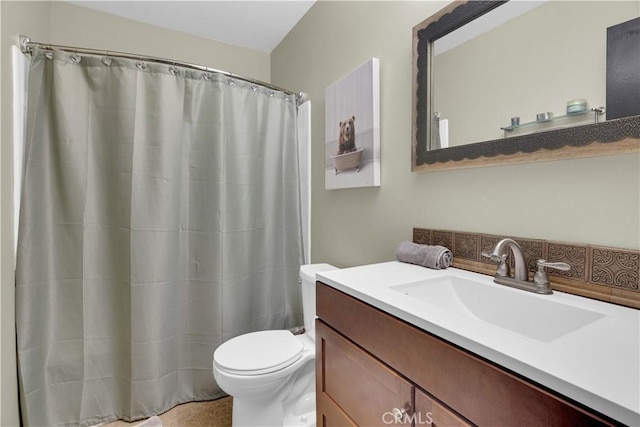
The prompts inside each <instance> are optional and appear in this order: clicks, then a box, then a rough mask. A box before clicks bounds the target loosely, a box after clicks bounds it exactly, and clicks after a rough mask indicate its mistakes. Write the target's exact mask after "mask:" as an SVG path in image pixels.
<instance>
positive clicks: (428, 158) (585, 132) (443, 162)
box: [411, 0, 640, 172]
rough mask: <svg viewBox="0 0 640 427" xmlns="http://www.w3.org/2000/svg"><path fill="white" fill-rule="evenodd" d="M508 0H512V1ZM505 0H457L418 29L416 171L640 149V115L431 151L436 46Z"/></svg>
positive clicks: (414, 123) (415, 46) (414, 132)
mask: <svg viewBox="0 0 640 427" xmlns="http://www.w3.org/2000/svg"><path fill="white" fill-rule="evenodd" d="M507 1H508V0H507ZM504 3H506V1H454V2H453V3H451V4H449V5H448V6H446V7H445V8H443V9H442V10H440V11H439V12H437V13H436V14H434V15H432V16H431V17H430V18H428V19H426V20H425V21H423V22H421V23H420V24H418V25H416V26H415V27H414V28H413V104H412V111H413V118H412V132H411V135H412V155H411V170H412V171H413V172H427V171H434V170H445V169H458V168H468V167H479V166H492V165H502V164H509V163H528V162H537V161H547V160H554V159H568V158H578V157H592V156H601V155H613V154H623V153H631V152H637V151H640V116H632V117H626V118H622V119H615V120H608V121H605V122H601V123H593V124H588V125H581V126H575V127H570V128H564V129H556V130H549V131H544V132H539V133H532V134H528V135H522V136H516V137H510V138H502V139H496V140H491V141H484V142H477V143H474V144H468V145H461V146H455V147H449V148H440V149H436V150H429V149H428V144H429V132H430V124H429V121H428V118H429V117H431V115H432V110H433V107H432V100H431V98H430V94H431V83H432V74H431V62H432V55H433V51H432V46H433V42H434V41H435V40H436V39H438V38H440V37H442V36H444V35H446V34H448V33H450V32H452V31H454V30H455V29H457V28H459V27H461V26H463V25H465V24H466V23H468V22H470V21H473V20H474V19H476V18H477V17H479V16H481V15H484V14H485V13H487V12H489V11H491V10H492V9H495V8H496V7H498V6H500V5H502V4H504Z"/></svg>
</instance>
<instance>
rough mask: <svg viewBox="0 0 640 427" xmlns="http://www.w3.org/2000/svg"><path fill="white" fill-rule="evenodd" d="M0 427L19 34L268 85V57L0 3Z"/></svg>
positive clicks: (6, 372)
mask: <svg viewBox="0 0 640 427" xmlns="http://www.w3.org/2000/svg"><path fill="white" fill-rule="evenodd" d="M0 16H1V25H0V30H1V32H0V41H1V50H0V59H1V61H0V63H1V71H0V76H1V86H0V90H1V93H2V103H1V110H0V111H1V112H2V113H1V118H0V119H1V120H0V125H1V126H0V129H1V138H2V139H1V145H0V185H1V189H2V190H1V191H2V197H1V198H0V200H1V202H0V226H1V229H0V230H1V235H2V244H1V245H0V261H1V286H0V316H1V319H2V321H1V323H0V330H1V337H0V338H1V340H0V350H1V351H0V362H1V363H0V364H1V366H2V370H1V371H0V383H1V387H0V425H1V426H15V425H18V422H19V418H18V405H17V395H18V392H17V380H16V360H15V304H14V300H15V292H14V273H13V265H14V256H13V148H12V130H11V127H12V119H13V114H12V111H11V108H12V96H11V91H12V86H11V85H12V80H11V79H12V75H11V74H12V73H11V46H12V45H14V44H16V45H17V43H18V36H19V35H20V34H24V35H27V36H29V37H31V39H32V40H33V41H39V42H46V43H54V44H62V45H70V46H81V47H91V48H97V49H108V50H115V51H124V52H133V53H140V54H145V55H150V56H158V57H163V58H170V59H176V60H179V61H186V62H192V63H196V64H202V65H207V66H210V67H212V68H216V69H220V70H225V71H229V72H233V73H237V74H241V75H245V76H248V77H253V78H256V79H258V80H263V81H267V82H268V81H269V80H270V72H271V67H270V57H269V55H268V54H266V53H263V52H258V51H253V50H250V49H245V48H239V47H235V46H231V45H228V44H224V43H218V42H215V41H211V40H207V39H203V38H199V37H194V36H189V35H186V34H182V33H178V32H174V31H169V30H165V29H162V28H158V27H155V26H152V25H147V24H142V23H138V22H135V21H131V20H128V19H123V18H118V17H115V16H111V15H107V14H103V13H100V12H95V11H92V10H89V9H85V8H81V7H78V6H74V5H70V4H67V3H63V2H26V1H24V2H23V1H18V2H11V1H4V0H3V1H2V2H1V3H0Z"/></svg>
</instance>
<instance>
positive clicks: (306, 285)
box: [300, 264, 338, 339]
mask: <svg viewBox="0 0 640 427" xmlns="http://www.w3.org/2000/svg"><path fill="white" fill-rule="evenodd" d="M337 269H338V268H337V267H334V266H333V265H330V264H307V265H302V266H300V284H301V285H302V310H303V314H304V329H305V333H306V334H307V335H308V336H309V338H311V339H315V337H316V334H315V328H314V321H315V318H316V273H319V272H321V271H328V270H337Z"/></svg>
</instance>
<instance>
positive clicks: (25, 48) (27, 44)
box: [20, 36, 305, 104]
mask: <svg viewBox="0 0 640 427" xmlns="http://www.w3.org/2000/svg"><path fill="white" fill-rule="evenodd" d="M34 47H35V48H40V49H46V50H53V49H57V50H63V51H65V52H73V53H84V54H87V55H107V56H117V57H120V58H126V59H139V60H142V61H147V62H157V63H160V64H166V65H177V66H180V67H185V68H191V69H194V70H200V71H205V72H210V73H218V74H222V75H224V76H227V77H233V78H234V79H238V80H243V81H245V82H249V83H254V84H257V85H260V86H264V87H266V88H268V89H273V90H277V91H279V92H284V93H286V94H287V95H293V96H295V97H296V100H297V101H298V104H300V103H301V102H302V101H303V100H304V97H305V94H304V93H303V92H298V93H295V92H292V91H290V90H287V89H283V88H281V87H278V86H275V85H272V84H271V83H267V82H263V81H261V80H256V79H254V78H251V77H244V76H241V75H239V74H233V73H230V72H228V71H222V70H216V69H215V68H210V67H205V66H204V65H198V64H191V63H188V62H182V61H175V60H173V59H166V58H158V57H154V56H146V55H138V54H135V53H126V52H115V51H112V50H101V49H90V48H83V47H73V46H61V45H55V44H50V43H37V42H32V41H31V39H30V38H29V37H27V36H20V50H21V51H22V53H25V54H32V53H33V48H34Z"/></svg>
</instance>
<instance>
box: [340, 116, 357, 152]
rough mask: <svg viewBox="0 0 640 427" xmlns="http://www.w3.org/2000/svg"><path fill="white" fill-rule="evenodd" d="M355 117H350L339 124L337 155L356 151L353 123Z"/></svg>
mask: <svg viewBox="0 0 640 427" xmlns="http://www.w3.org/2000/svg"><path fill="white" fill-rule="evenodd" d="M355 121H356V118H355V116H351V118H350V119H347V120H345V121H343V122H340V137H339V138H338V154H344V153H350V152H352V151H356V128H355V125H354V122H355Z"/></svg>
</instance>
